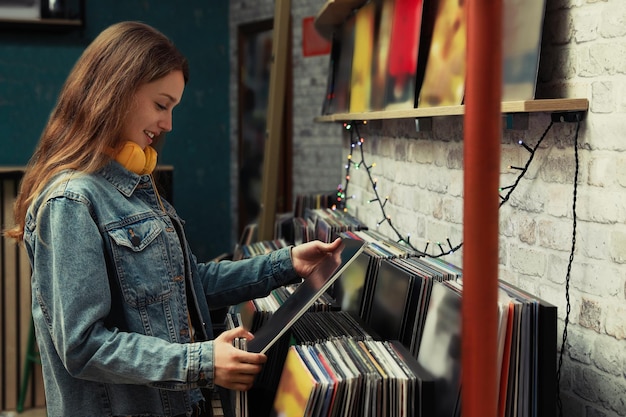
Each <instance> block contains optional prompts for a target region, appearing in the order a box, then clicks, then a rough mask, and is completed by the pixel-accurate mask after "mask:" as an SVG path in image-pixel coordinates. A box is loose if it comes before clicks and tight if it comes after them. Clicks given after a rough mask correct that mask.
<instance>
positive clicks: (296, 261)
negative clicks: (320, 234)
mask: <svg viewBox="0 0 626 417" xmlns="http://www.w3.org/2000/svg"><path fill="white" fill-rule="evenodd" d="M342 250H343V244H342V243H341V238H337V239H335V241H334V242H332V243H324V242H322V241H320V240H313V241H311V242H307V243H303V244H301V245H297V246H294V247H293V248H292V250H291V262H292V263H293V268H294V269H295V271H296V273H297V274H298V275H299V276H301V277H303V278H306V277H308V276H309V275H311V272H313V270H315V268H316V267H317V266H318V265H319V264H321V263H322V262H324V261H327V260H328V259H329V258H332V260H334V263H335V268H336V267H338V266H339V264H340V263H341V251H342Z"/></svg>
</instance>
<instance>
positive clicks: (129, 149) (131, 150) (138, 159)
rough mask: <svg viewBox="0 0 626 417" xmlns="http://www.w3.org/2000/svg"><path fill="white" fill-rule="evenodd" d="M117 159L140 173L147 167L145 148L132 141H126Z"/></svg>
mask: <svg viewBox="0 0 626 417" xmlns="http://www.w3.org/2000/svg"><path fill="white" fill-rule="evenodd" d="M115 160H116V161H117V162H119V163H120V164H122V166H123V167H124V168H126V169H127V170H129V171H132V172H134V173H135V174H139V175H141V174H142V171H143V170H144V169H145V167H146V155H145V153H144V151H143V149H141V146H139V145H137V144H136V143H135V142H131V141H128V142H126V143H124V146H123V147H122V149H121V150H120V151H119V152H118V153H117V155H115Z"/></svg>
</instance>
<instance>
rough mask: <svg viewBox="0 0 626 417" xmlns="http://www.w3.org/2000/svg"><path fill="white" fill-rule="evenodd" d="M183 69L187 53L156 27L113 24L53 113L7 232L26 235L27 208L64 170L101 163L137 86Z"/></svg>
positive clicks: (78, 67) (75, 71)
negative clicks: (51, 180) (13, 222)
mask: <svg viewBox="0 0 626 417" xmlns="http://www.w3.org/2000/svg"><path fill="white" fill-rule="evenodd" d="M175 70H180V71H182V73H183V77H184V80H185V83H187V80H188V79H189V66H188V63H187V60H186V58H185V57H184V56H183V55H182V54H181V53H180V51H178V49H177V48H176V47H175V46H174V44H173V43H172V42H171V41H170V40H169V39H168V38H167V37H166V36H165V35H163V34H162V33H160V32H159V31H157V30H156V29H154V28H152V27H150V26H148V25H146V24H144V23H140V22H121V23H117V24H114V25H112V26H110V27H108V28H107V29H105V30H104V31H103V32H101V33H100V35H98V37H96V39H94V41H93V42H92V43H91V44H90V45H89V46H88V47H87V48H86V49H85V51H84V52H83V54H82V55H81V56H80V58H79V59H78V61H77V62H76V64H75V65H74V68H72V71H71V72H70V74H69V76H68V78H67V80H66V81H65V84H64V86H63V88H62V89H61V92H60V93H59V97H58V100H57V103H56V106H55V107H54V109H53V110H52V112H51V114H50V118H49V119H48V123H47V124H46V127H45V128H44V130H43V132H42V134H41V137H40V139H39V143H38V145H37V148H36V149H35V152H34V153H33V156H32V157H31V159H30V161H29V163H28V166H27V168H26V173H25V174H24V177H23V179H22V181H21V185H20V192H19V194H18V197H17V200H16V202H15V206H14V220H15V223H16V226H15V227H14V228H12V229H9V230H7V231H6V232H5V234H6V235H7V236H9V237H12V238H14V239H17V240H20V241H21V240H22V238H23V236H24V221H25V217H26V211H27V210H28V206H29V205H30V204H31V203H32V201H33V200H34V199H35V198H36V197H37V196H38V195H39V193H41V191H42V189H43V187H44V186H45V185H46V183H47V182H48V181H50V179H51V178H52V177H53V176H54V175H55V174H57V173H59V172H60V171H63V170H66V169H74V170H78V171H81V172H85V173H90V172H94V171H96V170H98V169H100V168H102V167H103V166H104V165H105V164H106V163H107V162H108V161H109V160H110V158H111V157H110V156H109V153H107V152H106V150H107V149H110V148H114V149H115V148H117V147H118V146H119V145H120V144H121V138H120V131H121V127H122V125H123V123H124V121H125V119H126V117H128V115H129V111H130V109H131V105H132V102H133V99H134V95H135V92H136V91H137V89H138V88H139V87H140V86H142V85H144V84H146V83H149V82H152V81H155V80H157V79H159V78H161V77H164V76H166V75H167V74H169V73H170V72H172V71H175Z"/></svg>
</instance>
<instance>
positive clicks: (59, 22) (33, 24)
mask: <svg viewBox="0 0 626 417" xmlns="http://www.w3.org/2000/svg"><path fill="white" fill-rule="evenodd" d="M83 26H84V24H83V21H82V20H81V19H53V18H49V19H48V18H46V19H0V29H21V30H24V29H29V30H34V31H38V30H45V31H58V32H61V31H66V30H74V29H81V28H82V27H83Z"/></svg>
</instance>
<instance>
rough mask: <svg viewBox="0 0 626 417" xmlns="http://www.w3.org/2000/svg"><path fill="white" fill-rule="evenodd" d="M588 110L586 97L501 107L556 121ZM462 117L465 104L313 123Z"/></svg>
mask: <svg viewBox="0 0 626 417" xmlns="http://www.w3.org/2000/svg"><path fill="white" fill-rule="evenodd" d="M588 109H589V100H587V99H586V98H556V99H541V100H525V101H505V102H502V106H501V111H502V113H503V114H517V113H552V114H553V115H555V116H557V118H563V117H567V115H566V114H567V113H571V114H574V115H580V114H582V113H584V112H586V111H587V110H588ZM463 114H465V105H459V106H441V107H427V108H414V109H403V110H381V111H369V112H360V113H334V114H328V115H323V116H318V117H316V118H315V119H314V120H315V121H316V122H349V121H352V120H383V119H419V118H431V117H439V116H461V115H463ZM557 121H558V120H557ZM561 121H563V120H561Z"/></svg>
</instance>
